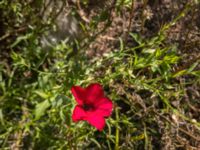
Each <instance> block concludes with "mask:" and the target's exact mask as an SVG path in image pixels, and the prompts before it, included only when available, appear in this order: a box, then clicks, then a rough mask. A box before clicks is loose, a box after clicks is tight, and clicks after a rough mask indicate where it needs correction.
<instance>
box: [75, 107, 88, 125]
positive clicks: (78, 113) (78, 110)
mask: <svg viewBox="0 0 200 150" xmlns="http://www.w3.org/2000/svg"><path fill="white" fill-rule="evenodd" d="M85 118H86V113H85V111H84V109H83V108H82V107H81V106H79V105H76V107H75V108H74V111H73V114H72V120H73V121H74V122H77V121H80V120H84V119H85Z"/></svg>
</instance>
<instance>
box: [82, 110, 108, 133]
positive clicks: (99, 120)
mask: <svg viewBox="0 0 200 150" xmlns="http://www.w3.org/2000/svg"><path fill="white" fill-rule="evenodd" d="M86 120H87V121H88V122H89V123H90V124H91V125H92V126H94V127H96V128H97V129H98V130H99V131H102V130H103V128H104V127H105V119H104V118H103V116H99V115H96V114H95V113H93V114H91V115H89V116H88V117H87V119H86Z"/></svg>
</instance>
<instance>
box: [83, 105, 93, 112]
mask: <svg viewBox="0 0 200 150" xmlns="http://www.w3.org/2000/svg"><path fill="white" fill-rule="evenodd" d="M82 107H83V109H84V110H85V111H91V110H94V109H95V107H94V105H92V104H83V106H82Z"/></svg>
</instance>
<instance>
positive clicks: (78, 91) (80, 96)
mask: <svg viewBox="0 0 200 150" xmlns="http://www.w3.org/2000/svg"><path fill="white" fill-rule="evenodd" d="M71 92H72V94H73V95H74V97H75V99H76V101H77V103H78V104H79V105H82V104H83V103H84V100H85V99H86V90H85V89H83V88H81V87H80V86H73V87H72V88H71Z"/></svg>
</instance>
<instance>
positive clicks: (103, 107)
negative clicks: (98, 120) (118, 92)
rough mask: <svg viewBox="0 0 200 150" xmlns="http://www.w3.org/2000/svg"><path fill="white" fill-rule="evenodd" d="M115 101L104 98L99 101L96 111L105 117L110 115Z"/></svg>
mask: <svg viewBox="0 0 200 150" xmlns="http://www.w3.org/2000/svg"><path fill="white" fill-rule="evenodd" d="M112 109H113V103H112V101H111V100H110V99H109V98H106V97H104V98H102V99H101V100H100V103H98V106H97V109H96V111H95V112H94V113H98V114H99V115H101V116H103V117H109V116H110V115H111V113H112Z"/></svg>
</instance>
